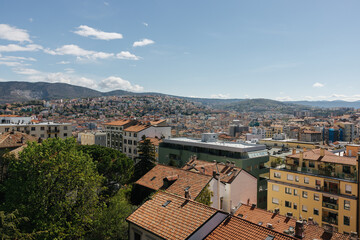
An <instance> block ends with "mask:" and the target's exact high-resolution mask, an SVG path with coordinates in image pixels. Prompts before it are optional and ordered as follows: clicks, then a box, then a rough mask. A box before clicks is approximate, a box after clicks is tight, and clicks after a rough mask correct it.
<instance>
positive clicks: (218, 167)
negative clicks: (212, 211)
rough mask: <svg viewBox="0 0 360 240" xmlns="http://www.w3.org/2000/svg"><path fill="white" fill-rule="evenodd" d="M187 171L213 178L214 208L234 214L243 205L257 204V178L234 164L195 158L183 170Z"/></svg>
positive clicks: (212, 199) (212, 200)
mask: <svg viewBox="0 0 360 240" xmlns="http://www.w3.org/2000/svg"><path fill="white" fill-rule="evenodd" d="M182 169H184V170H187V171H192V172H196V173H199V174H204V175H208V176H212V177H213V180H215V181H211V182H210V185H209V187H210V190H211V191H212V192H213V196H212V198H211V202H212V205H211V206H212V207H214V208H217V209H220V210H223V211H226V212H232V211H235V210H236V209H237V207H238V206H239V205H241V204H244V203H248V204H257V178H256V177H255V176H253V175H251V174H250V173H248V172H246V171H245V170H243V169H241V168H237V167H235V166H234V164H233V163H230V162H227V163H226V164H224V163H217V162H216V161H214V162H207V161H202V160H198V159H196V157H193V159H191V160H190V161H189V162H187V163H186V164H185V166H184V167H183V168H182Z"/></svg>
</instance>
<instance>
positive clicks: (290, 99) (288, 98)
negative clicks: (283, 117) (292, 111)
mask: <svg viewBox="0 0 360 240" xmlns="http://www.w3.org/2000/svg"><path fill="white" fill-rule="evenodd" d="M276 100H277V101H293V100H294V99H293V98H292V97H290V96H285V97H277V98H276Z"/></svg>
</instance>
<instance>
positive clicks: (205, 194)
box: [195, 184, 214, 206]
mask: <svg viewBox="0 0 360 240" xmlns="http://www.w3.org/2000/svg"><path fill="white" fill-rule="evenodd" d="M213 196H214V193H213V192H212V191H211V190H210V188H209V184H208V185H206V187H205V188H204V189H203V190H202V191H201V192H200V194H199V195H198V196H197V197H196V199H195V201H197V202H199V203H203V204H205V205H208V206H211V204H212V202H211V197H213Z"/></svg>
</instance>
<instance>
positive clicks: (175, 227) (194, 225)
mask: <svg viewBox="0 0 360 240" xmlns="http://www.w3.org/2000/svg"><path fill="white" fill-rule="evenodd" d="M168 201H170V202H169V203H168V204H167V205H166V206H164V204H165V203H166V202H168ZM216 212H217V210H216V209H214V208H211V207H208V206H206V205H204V204H201V203H198V202H195V201H192V200H186V199H184V198H181V197H178V196H175V195H173V194H169V193H166V192H158V193H156V194H155V195H154V196H153V197H152V199H150V200H148V201H146V202H145V203H144V204H143V205H141V206H140V207H139V208H138V209H137V210H136V211H135V212H133V213H132V214H131V215H130V216H129V217H128V218H127V219H126V220H127V221H128V222H131V223H134V224H136V225H137V226H140V227H141V228H143V229H145V230H147V231H149V232H152V233H154V234H156V235H158V236H159V237H162V238H164V239H186V238H187V237H189V236H190V235H191V234H192V233H193V232H194V231H196V230H197V229H198V228H199V227H200V226H201V225H203V224H204V223H205V222H206V221H207V220H208V219H209V218H211V217H212V216H213V215H214V214H215V213H216Z"/></svg>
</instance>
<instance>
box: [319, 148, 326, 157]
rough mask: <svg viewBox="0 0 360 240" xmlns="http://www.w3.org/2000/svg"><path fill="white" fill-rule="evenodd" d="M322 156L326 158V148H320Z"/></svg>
mask: <svg viewBox="0 0 360 240" xmlns="http://www.w3.org/2000/svg"><path fill="white" fill-rule="evenodd" d="M320 156H321V157H324V156H325V149H324V148H320Z"/></svg>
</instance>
